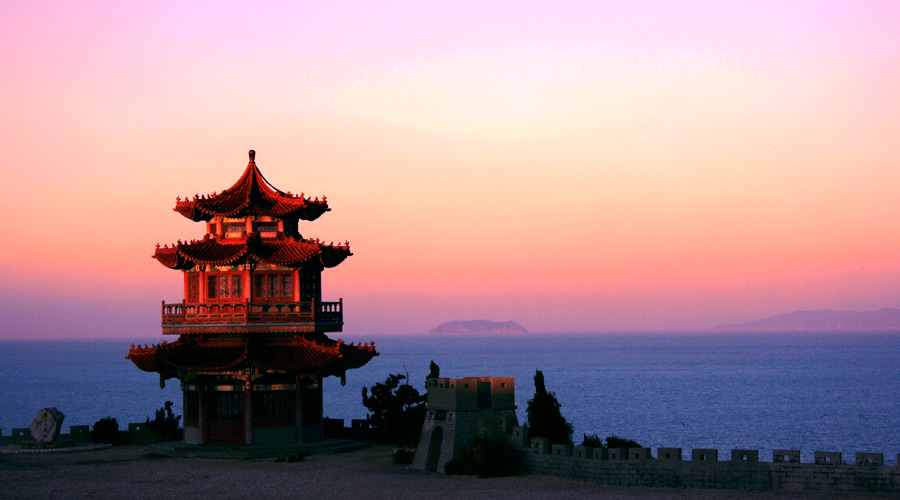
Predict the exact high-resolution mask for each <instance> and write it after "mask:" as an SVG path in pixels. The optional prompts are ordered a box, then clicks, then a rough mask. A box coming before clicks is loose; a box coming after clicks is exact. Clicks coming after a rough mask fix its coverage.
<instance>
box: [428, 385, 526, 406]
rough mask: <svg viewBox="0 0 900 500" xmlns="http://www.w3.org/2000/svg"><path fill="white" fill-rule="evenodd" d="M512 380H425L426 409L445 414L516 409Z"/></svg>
mask: <svg viewBox="0 0 900 500" xmlns="http://www.w3.org/2000/svg"><path fill="white" fill-rule="evenodd" d="M515 385H516V381H515V379H514V378H512V377H465V378H440V377H436V378H428V379H425V389H426V390H427V391H428V401H427V403H426V408H428V409H432V410H446V411H478V410H481V409H493V410H515V409H516V400H515V397H516V394H515Z"/></svg>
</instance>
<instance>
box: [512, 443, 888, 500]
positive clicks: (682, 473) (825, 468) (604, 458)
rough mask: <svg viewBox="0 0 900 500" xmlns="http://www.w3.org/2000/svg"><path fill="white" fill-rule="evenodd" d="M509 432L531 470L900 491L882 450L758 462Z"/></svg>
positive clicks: (739, 485) (737, 485) (624, 481)
mask: <svg viewBox="0 0 900 500" xmlns="http://www.w3.org/2000/svg"><path fill="white" fill-rule="evenodd" d="M509 438H510V440H511V441H512V442H513V443H514V445H515V446H516V447H517V448H518V449H519V450H520V455H521V457H522V459H523V461H524V462H525V465H526V467H527V468H528V470H529V472H531V473H532V474H546V475H552V476H562V477H568V478H573V479H579V480H583V481H591V482H595V483H600V484H606V485H611V486H649V487H665V488H725V489H741V490H751V491H759V490H796V491H799V490H816V491H858V492H880V493H896V492H900V466H897V465H893V466H886V465H884V454H883V453H869V452H860V453H856V454H855V457H854V458H855V463H854V464H847V463H845V462H844V457H843V454H842V453H840V452H830V451H816V452H815V453H814V461H813V462H812V463H809V462H801V461H800V450H774V451H773V452H772V461H771V462H761V461H760V453H759V450H749V449H734V450H731V453H730V456H729V457H728V459H727V460H720V459H719V450H715V449H705V448H694V449H691V450H690V454H689V455H688V458H685V454H684V452H683V450H682V449H681V448H668V447H660V448H657V450H656V454H655V456H654V454H653V452H652V451H653V450H651V449H650V448H629V449H624V448H593V447H585V446H571V445H560V444H555V445H550V443H549V441H548V440H547V438H529V437H528V428H527V427H514V428H513V429H512V432H511V433H510V434H509ZM897 459H898V463H900V454H898V456H897Z"/></svg>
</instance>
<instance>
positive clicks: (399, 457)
mask: <svg viewBox="0 0 900 500" xmlns="http://www.w3.org/2000/svg"><path fill="white" fill-rule="evenodd" d="M415 456H416V452H415V450H412V449H409V448H402V447H401V448H397V449H396V450H394V463H395V464H404V465H409V464H411V463H413V458H415Z"/></svg>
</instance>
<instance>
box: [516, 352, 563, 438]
mask: <svg viewBox="0 0 900 500" xmlns="http://www.w3.org/2000/svg"><path fill="white" fill-rule="evenodd" d="M559 408H560V404H559V401H557V400H556V394H554V393H552V392H547V388H546V386H544V374H543V373H542V372H541V371H540V370H537V371H535V372H534V399H529V400H528V408H526V410H525V413H526V414H527V415H528V432H529V435H530V436H531V437H543V438H548V439H549V440H550V444H572V424H570V423H568V422H566V418H565V417H563V416H562V413H561V412H560V411H559Z"/></svg>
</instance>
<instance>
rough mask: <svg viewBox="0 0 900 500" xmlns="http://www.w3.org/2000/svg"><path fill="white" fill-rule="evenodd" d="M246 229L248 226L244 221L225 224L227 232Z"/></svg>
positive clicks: (238, 231) (237, 231)
mask: <svg viewBox="0 0 900 500" xmlns="http://www.w3.org/2000/svg"><path fill="white" fill-rule="evenodd" d="M245 229H247V226H246V225H244V223H243V222H228V223H226V224H225V232H226V233H240V232H241V231H244V230H245Z"/></svg>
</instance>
